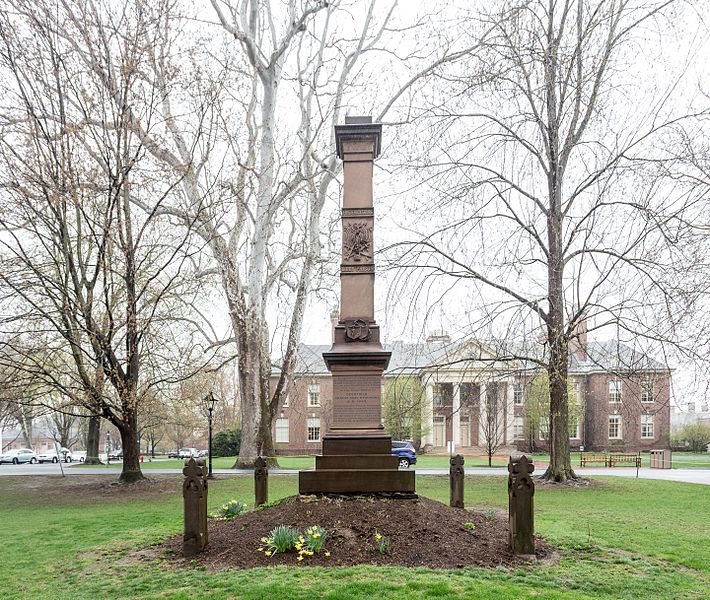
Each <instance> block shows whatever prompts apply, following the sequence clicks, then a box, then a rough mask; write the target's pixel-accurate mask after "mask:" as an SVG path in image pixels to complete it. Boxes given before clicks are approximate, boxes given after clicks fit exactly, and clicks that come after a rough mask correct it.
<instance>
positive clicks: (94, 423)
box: [84, 415, 102, 465]
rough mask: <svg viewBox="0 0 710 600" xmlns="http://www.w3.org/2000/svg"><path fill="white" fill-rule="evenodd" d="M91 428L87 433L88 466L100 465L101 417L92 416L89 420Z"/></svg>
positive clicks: (85, 461) (85, 462) (86, 460)
mask: <svg viewBox="0 0 710 600" xmlns="http://www.w3.org/2000/svg"><path fill="white" fill-rule="evenodd" d="M88 419H89V427H88V430H87V432H86V459H85V460H84V464H86V465H100V464H102V463H101V461H100V460H99V443H100V440H99V437H100V429H101V417H99V416H98V415H91V416H90V417H89V418H88Z"/></svg>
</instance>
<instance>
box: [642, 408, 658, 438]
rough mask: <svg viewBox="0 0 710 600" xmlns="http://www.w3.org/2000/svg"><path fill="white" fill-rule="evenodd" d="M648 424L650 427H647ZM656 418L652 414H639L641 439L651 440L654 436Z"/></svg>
mask: <svg viewBox="0 0 710 600" xmlns="http://www.w3.org/2000/svg"><path fill="white" fill-rule="evenodd" d="M649 426H650V429H649ZM655 432H656V419H655V417H654V416H653V415H646V414H644V415H641V439H642V440H652V439H653V438H655V437H656V434H655Z"/></svg>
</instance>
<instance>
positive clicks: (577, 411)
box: [524, 371, 584, 452]
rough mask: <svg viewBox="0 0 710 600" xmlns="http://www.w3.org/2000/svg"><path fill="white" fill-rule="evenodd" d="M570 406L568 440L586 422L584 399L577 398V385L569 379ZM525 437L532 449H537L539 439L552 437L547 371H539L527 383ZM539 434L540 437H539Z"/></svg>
mask: <svg viewBox="0 0 710 600" xmlns="http://www.w3.org/2000/svg"><path fill="white" fill-rule="evenodd" d="M567 402H568V407H569V409H568V410H569V428H568V440H569V438H571V437H574V436H575V435H576V431H577V426H578V424H580V423H583V422H584V400H583V399H582V398H577V393H576V391H575V386H574V384H573V383H572V382H571V381H569V380H568V381H567ZM524 418H525V426H524V431H525V439H526V440H527V442H528V444H529V447H530V451H531V452H535V451H536V450H537V448H536V444H537V440H538V439H544V440H549V439H550V379H549V377H548V375H547V373H546V372H544V371H541V372H539V373H537V374H536V375H535V376H534V377H533V378H532V379H531V380H530V382H529V383H528V384H527V390H526V392H525V416H524ZM538 436H539V437H538Z"/></svg>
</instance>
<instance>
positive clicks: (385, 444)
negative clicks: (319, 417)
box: [323, 433, 392, 455]
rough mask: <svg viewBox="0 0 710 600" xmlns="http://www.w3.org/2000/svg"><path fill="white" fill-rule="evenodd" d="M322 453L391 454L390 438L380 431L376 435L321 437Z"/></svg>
mask: <svg viewBox="0 0 710 600" xmlns="http://www.w3.org/2000/svg"><path fill="white" fill-rule="evenodd" d="M323 454H324V455H326V454H392V438H391V437H389V436H388V435H385V434H384V433H382V434H381V435H380V436H378V437H355V436H348V437H335V436H332V435H327V436H325V437H324V438H323Z"/></svg>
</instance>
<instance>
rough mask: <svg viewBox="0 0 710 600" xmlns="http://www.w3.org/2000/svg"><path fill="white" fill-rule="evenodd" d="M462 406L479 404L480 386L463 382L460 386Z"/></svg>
mask: <svg viewBox="0 0 710 600" xmlns="http://www.w3.org/2000/svg"><path fill="white" fill-rule="evenodd" d="M459 400H460V401H461V406H469V407H470V406H478V386H477V385H476V384H474V383H462V384H461V385H460V386H459Z"/></svg>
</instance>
